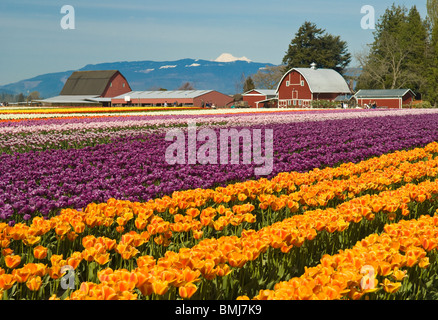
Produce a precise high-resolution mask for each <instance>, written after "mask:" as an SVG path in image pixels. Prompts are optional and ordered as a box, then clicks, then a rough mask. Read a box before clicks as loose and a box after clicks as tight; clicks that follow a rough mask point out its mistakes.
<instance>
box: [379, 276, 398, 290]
mask: <svg viewBox="0 0 438 320" xmlns="http://www.w3.org/2000/svg"><path fill="white" fill-rule="evenodd" d="M401 285H402V284H401V282H391V281H389V280H388V279H386V278H385V279H384V280H383V283H382V286H383V289H384V290H385V291H386V292H388V293H395V292H397V291H398V290H399V289H400V287H401Z"/></svg>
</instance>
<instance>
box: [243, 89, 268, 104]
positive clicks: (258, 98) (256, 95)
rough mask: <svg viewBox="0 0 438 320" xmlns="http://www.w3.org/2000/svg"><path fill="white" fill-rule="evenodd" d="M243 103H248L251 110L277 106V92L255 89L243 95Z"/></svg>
mask: <svg viewBox="0 0 438 320" xmlns="http://www.w3.org/2000/svg"><path fill="white" fill-rule="evenodd" d="M242 97H243V101H246V102H247V103H248V106H249V107H250V108H263V107H265V106H266V107H267V106H269V105H270V106H272V107H276V106H277V99H276V98H277V92H276V90H275V89H274V90H271V89H253V90H249V91H247V92H245V93H244V94H242Z"/></svg>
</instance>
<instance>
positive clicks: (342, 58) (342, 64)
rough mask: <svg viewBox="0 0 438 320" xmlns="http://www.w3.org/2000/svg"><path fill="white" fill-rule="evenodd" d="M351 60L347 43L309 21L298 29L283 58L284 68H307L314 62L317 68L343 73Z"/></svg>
mask: <svg viewBox="0 0 438 320" xmlns="http://www.w3.org/2000/svg"><path fill="white" fill-rule="evenodd" d="M350 61H351V54H350V53H348V49H347V43H346V42H345V41H342V40H341V39H340V37H339V36H333V35H331V34H327V33H326V32H325V30H324V29H321V28H318V27H317V26H316V24H314V23H311V22H309V21H306V22H304V24H303V25H302V26H301V27H300V28H299V29H298V32H297V33H296V34H295V38H293V39H292V41H291V43H290V45H289V48H288V50H287V51H286V54H285V56H284V58H283V64H285V65H286V68H285V69H286V70H285V71H287V70H290V69H292V68H308V67H309V66H310V64H311V63H313V62H314V63H316V65H317V67H318V68H329V69H334V70H336V71H338V72H339V73H341V74H342V73H343V72H344V69H345V68H346V67H347V66H348V64H349V63H350Z"/></svg>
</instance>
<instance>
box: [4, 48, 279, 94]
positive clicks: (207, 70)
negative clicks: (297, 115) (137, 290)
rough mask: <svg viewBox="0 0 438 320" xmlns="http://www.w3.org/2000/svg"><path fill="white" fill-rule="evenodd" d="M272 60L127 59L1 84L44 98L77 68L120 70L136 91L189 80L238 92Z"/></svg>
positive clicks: (195, 84)
mask: <svg viewBox="0 0 438 320" xmlns="http://www.w3.org/2000/svg"><path fill="white" fill-rule="evenodd" d="M266 66H273V64H271V63H260V62H253V61H251V60H249V59H248V58H246V57H242V58H236V57H234V56H232V55H231V54H228V53H224V54H222V55H220V56H219V57H218V58H217V59H216V60H214V61H210V60H200V59H181V60H177V61H123V62H108V63H99V64H89V65H86V66H85V67H83V68H82V69H78V70H68V71H62V72H56V73H47V74H42V75H39V76H36V77H34V78H30V79H25V80H21V81H18V82H15V83H11V84H7V85H3V86H0V93H3V92H4V93H12V94H18V93H23V94H27V93H28V92H32V91H38V92H39V93H40V96H41V97H42V98H49V97H53V96H57V95H59V93H60V92H61V90H62V88H63V87H64V84H65V82H66V80H67V79H68V77H69V76H70V75H71V74H72V73H73V72H74V71H85V70H119V71H120V72H121V73H122V74H123V75H124V76H125V78H126V79H127V80H128V82H129V85H130V86H131V88H132V90H135V91H137V90H138V91H142V90H158V89H160V88H164V89H167V90H176V89H178V88H179V87H180V86H181V85H183V84H184V83H186V82H190V83H191V85H192V86H193V87H194V88H195V89H198V90H217V91H219V92H222V93H224V94H235V93H237V92H240V91H241V90H242V87H241V85H240V83H241V79H242V74H244V75H245V76H246V77H248V76H250V75H253V74H255V73H257V71H258V70H259V69H260V68H264V67H266Z"/></svg>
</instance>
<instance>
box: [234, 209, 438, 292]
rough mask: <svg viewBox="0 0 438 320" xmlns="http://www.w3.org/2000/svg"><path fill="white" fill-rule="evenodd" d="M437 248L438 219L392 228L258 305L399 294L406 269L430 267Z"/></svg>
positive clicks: (332, 258)
mask: <svg viewBox="0 0 438 320" xmlns="http://www.w3.org/2000/svg"><path fill="white" fill-rule="evenodd" d="M436 213H438V211H437V212H436ZM437 246H438V215H435V216H432V217H431V216H429V215H426V216H421V217H420V218H419V219H418V220H401V221H400V222H398V223H395V224H387V225H386V226H385V228H384V232H383V233H382V234H380V235H379V234H371V235H369V236H368V237H366V238H364V239H363V240H361V241H358V242H357V244H356V245H355V246H354V247H353V248H351V249H346V250H341V251H340V252H339V253H338V254H335V255H332V256H330V255H324V256H323V257H322V259H321V261H320V264H319V265H317V266H316V267H311V268H306V270H305V272H304V274H303V275H302V276H300V277H294V278H292V279H290V280H288V281H283V282H279V283H277V284H276V285H275V287H274V289H273V290H260V292H259V294H258V295H256V296H255V297H254V298H253V299H254V300H310V299H317V300H322V299H324V300H333V299H345V298H350V299H360V298H361V297H363V296H364V295H366V294H368V293H373V292H381V291H382V290H383V291H384V292H386V293H396V292H397V291H398V290H399V289H400V288H401V287H402V281H403V279H405V278H407V277H408V275H407V269H408V268H412V267H414V266H416V265H418V266H419V267H420V268H426V267H428V266H429V257H427V256H426V255H427V252H430V251H431V250H436V248H437ZM377 277H380V278H381V279H380V281H381V282H379V281H378V279H377ZM408 280H415V279H408ZM423 280H424V279H423ZM238 299H239V300H246V299H249V298H248V296H240V297H238Z"/></svg>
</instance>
